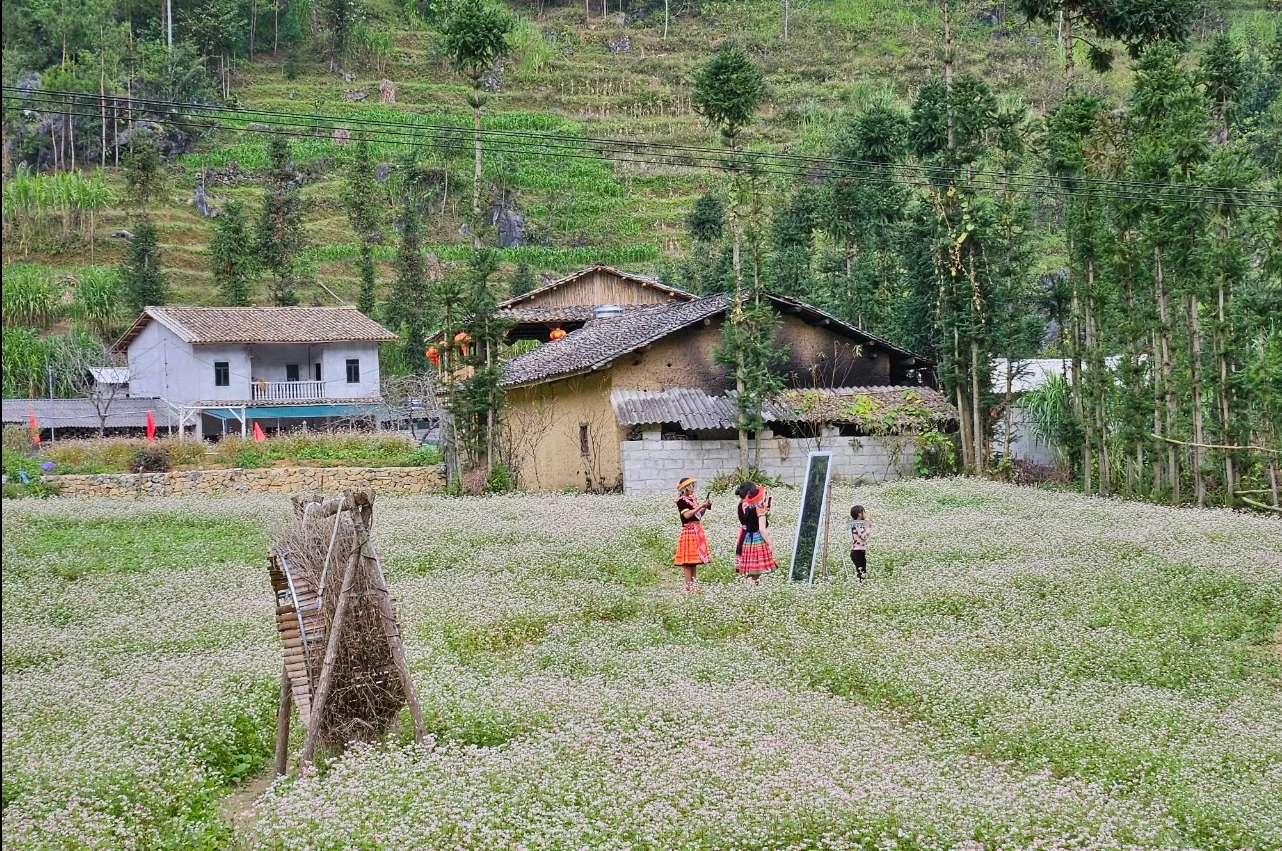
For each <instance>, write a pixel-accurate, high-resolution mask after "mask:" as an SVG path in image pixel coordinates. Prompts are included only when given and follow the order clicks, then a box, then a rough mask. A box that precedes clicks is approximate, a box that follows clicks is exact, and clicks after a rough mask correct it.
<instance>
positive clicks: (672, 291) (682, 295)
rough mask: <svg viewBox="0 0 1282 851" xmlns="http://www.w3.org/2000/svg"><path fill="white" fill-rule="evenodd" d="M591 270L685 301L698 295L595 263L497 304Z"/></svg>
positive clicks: (546, 289) (537, 293)
mask: <svg viewBox="0 0 1282 851" xmlns="http://www.w3.org/2000/svg"><path fill="white" fill-rule="evenodd" d="M592 272H609V273H610V274H612V275H617V276H618V277H620V278H622V279H623V280H625V281H633V282H635V283H638V284H641V285H642V286H644V287H654V288H655V289H658V290H662V291H663V292H666V293H667V294H668V295H669V296H672V297H675V298H679V299H684V300H686V301H694V300H695V299H697V298H698V296H697V295H695V294H694V293H688V292H686V291H685V290H679V289H677V288H676V287H670V286H668V285H667V284H665V283H663V282H662V281H660V280H659V279H658V278H651V277H649V276H648V275H638V274H636V273H634V272H625V271H623V270H622V269H616V268H614V267H613V266H606V265H605V264H604V263H596V264H594V265H592V266H588V267H586V268H584V269H579V270H577V271H574V272H571V273H570V274H568V275H566V276H565V277H564V278H557V279H556V280H555V281H552V282H550V283H547V284H544V285H543V286H541V287H536V288H535V289H532V290H530V291H529V292H528V293H524V294H523V295H518V296H514V297H513V298H510V299H508V300H507V301H505V302H502V303H501V304H499V307H513V306H515V305H518V304H520V303H521V302H523V301H528V300H530V299H532V298H535V297H537V296H540V295H542V294H543V293H546V292H551V291H552V290H554V289H556V288H557V287H560V286H564V285H565V284H568V283H570V282H571V281H574V280H577V279H579V278H582V277H583V276H584V275H587V274H590V273H592Z"/></svg>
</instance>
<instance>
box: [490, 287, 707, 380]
mask: <svg viewBox="0 0 1282 851" xmlns="http://www.w3.org/2000/svg"><path fill="white" fill-rule="evenodd" d="M728 301H729V296H726V295H724V294H721V295H714V296H708V297H707V298H701V299H699V300H697V301H691V302H681V303H678V304H669V305H658V306H656V307H654V308H652V309H649V310H635V311H632V312H630V313H624V314H623V315H622V316H620V317H618V318H617V319H609V320H603V321H598V322H589V323H588V324H587V325H584V326H583V327H582V328H580V329H578V330H577V331H571V332H570V333H569V334H567V335H566V336H564V337H562V338H561V339H559V340H553V341H552V342H550V343H544V344H543V345H541V346H539V347H538V348H537V349H535V350H534V351H532V352H527V353H526V354H523V355H521V356H520V357H518V358H514V359H513V360H510V361H508V362H507V363H506V364H504V366H503V385H504V386H506V387H515V386H518V385H521V384H531V383H534V382H538V381H545V380H547V379H549V378H552V377H554V376H558V375H567V374H571V373H576V372H585V371H587V370H590V369H599V368H601V367H603V366H605V365H607V364H608V363H610V362H611V361H613V360H614V359H615V358H617V357H620V356H621V355H625V354H627V353H628V352H631V351H635V350H636V349H639V348H641V347H642V346H645V345H648V344H650V343H653V342H654V341H656V340H660V339H662V338H664V337H666V336H668V335H669V334H671V333H673V332H674V331H679V330H681V329H682V328H685V327H686V326H689V325H693V324H694V323H696V322H699V321H700V320H703V319H707V318H709V317H712V316H715V315H717V314H718V313H720V312H721V311H723V310H725V308H726V304H727V302H728Z"/></svg>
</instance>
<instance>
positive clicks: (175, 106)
mask: <svg viewBox="0 0 1282 851" xmlns="http://www.w3.org/2000/svg"><path fill="white" fill-rule="evenodd" d="M0 88H3V90H5V91H9V92H21V93H22V94H24V95H25V96H27V97H44V96H48V97H50V98H52V97H57V98H63V99H71V100H81V101H83V102H84V104H83V105H91V106H95V107H100V106H101V105H102V104H103V103H104V101H105V99H110V100H111V101H113V106H114V107H116V108H118V107H119V104H120V103H121V102H123V103H125V105H126V107H127V108H128V107H129V106H130V105H131V104H138V105H142V106H151V107H155V108H162V109H163V110H182V111H187V112H195V113H198V114H203V115H209V116H210V117H212V118H217V117H219V116H231V117H233V120H242V121H250V120H251V116H257V117H259V118H264V119H266V118H284V119H298V120H301V121H305V122H309V123H315V122H324V123H326V124H335V123H336V124H343V125H360V126H369V127H381V128H392V129H394V130H398V131H403V129H404V128H405V126H406V123H405V122H398V121H389V120H386V119H371V118H361V117H356V116H352V117H343V116H335V115H321V114H317V113H298V112H281V111H273V110H264V109H245V108H232V107H220V106H215V105H208V104H195V103H187V102H181V101H171V100H157V99H146V98H122V97H121V96H119V95H111V96H98V95H94V94H92V93H85V92H70V91H62V90H48V91H38V92H23V91H22V90H20V89H17V88H16V87H13V86H4V87H0ZM409 126H410V127H413V128H414V129H415V131H416V132H417V131H422V132H426V133H428V134H429V135H430V134H432V133H442V132H443V133H446V134H448V135H451V136H454V135H460V134H465V133H469V132H470V128H462V127H456V126H453V125H447V124H433V123H430V122H423V121H419V120H415V121H412V122H410V124H409ZM480 135H481V136H482V137H483V138H491V139H502V138H505V137H509V138H517V139H521V140H527V141H529V140H533V141H535V142H540V143H543V144H547V143H549V142H559V143H564V144H562V145H558V146H555V147H565V146H569V147H572V148H575V149H579V148H581V147H582V146H584V145H590V146H605V147H614V148H625V149H627V148H646V149H652V150H655V151H678V152H683V153H689V154H691V155H698V156H704V157H709V156H710V157H713V158H715V159H716V160H718V162H720V161H722V160H724V159H725V158H726V155H727V151H725V150H724V149H722V148H711V147H701V146H696V145H679V144H675V143H670V142H646V141H624V140H619V139H604V138H593V137H582V136H575V135H568V134H558V133H547V132H534V131H524V130H500V129H493V128H492V129H482V130H481V131H480ZM740 156H742V157H745V158H747V159H751V160H756V161H758V162H761V161H767V162H776V161H782V162H798V163H802V164H805V165H807V166H814V165H830V166H845V167H866V168H873V169H881V170H891V171H905V172H916V173H920V174H927V175H930V176H933V177H941V178H951V177H955V176H956V174H957V172H959V171H963V170H964V171H965V172H966V174H967V175H968V176H969V177H986V178H993V179H1000V180H1001V181H1003V183H1008V182H1015V183H1019V182H1024V183H1028V182H1030V181H1031V182H1033V183H1045V182H1047V181H1055V182H1058V181H1065V182H1068V183H1071V184H1074V185H1078V186H1103V187H1109V186H1119V187H1126V188H1134V189H1173V188H1178V189H1179V190H1180V191H1181V192H1182V193H1184V194H1187V193H1190V192H1191V193H1195V194H1196V193H1210V194H1213V195H1216V196H1218V195H1222V194H1224V193H1226V192H1232V193H1240V194H1242V195H1243V197H1250V196H1260V197H1261V198H1263V199H1266V200H1274V201H1276V199H1277V195H1278V193H1277V192H1274V191H1271V190H1258V189H1245V188H1240V189H1239V188H1222V187H1215V186H1206V185H1197V184H1170V183H1161V182H1154V181H1136V180H1121V179H1116V178H1091V177H1071V178H1055V177H1052V176H1049V175H1044V174H1039V173H1031V172H1009V173H1007V172H1000V171H989V170H984V169H974V168H961V167H959V168H950V167H947V166H934V165H929V164H913V163H883V162H876V161H870V160H857V159H849V158H835V157H819V156H811V155H800V154H787V153H769V152H743V153H741V154H740Z"/></svg>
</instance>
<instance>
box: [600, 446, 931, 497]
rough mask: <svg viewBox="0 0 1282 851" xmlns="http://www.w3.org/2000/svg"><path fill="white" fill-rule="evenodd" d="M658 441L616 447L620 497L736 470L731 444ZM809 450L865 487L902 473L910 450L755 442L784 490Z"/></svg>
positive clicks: (798, 477) (799, 478) (797, 481)
mask: <svg viewBox="0 0 1282 851" xmlns="http://www.w3.org/2000/svg"><path fill="white" fill-rule="evenodd" d="M659 436H660V433H659V432H657V431H648V432H644V433H643V437H642V439H641V440H625V441H623V442H622V443H621V444H620V450H619V451H620V453H621V455H622V462H623V492H624V493H626V494H651V493H671V492H672V490H673V488H675V487H676V485H677V482H678V481H680V480H681V478H682V477H684V476H695V477H696V478H698V479H699V480H700V481H702V482H704V484H707V483H708V482H710V481H712V479H713V478H715V477H716V476H718V475H720V474H722V473H732V472H734V471H735V470H736V469H738V467H739V443H738V441H737V440H660V439H659ZM812 450H823V451H825V452H832V457H833V470H832V472H833V476H834V477H842V478H845V479H849V480H851V481H857V482H863V483H868V482H883V481H888V480H891V479H898V478H900V477H901V476H903V475H905V474H906V473H908V472H909V471H910V470H911V467H912V462H913V455H914V453H915V452H916V446H914V445H913V444H912V443H911V442H910V443H908V444H907V445H906V446H905V447H904V448H903V449H901V450H900V451H899V453H898V455H897V456H895V455H894V454H892V452H891V449H890V448H889V447H887V446H886V444H885V443H883V442H882V441H881V440H880V439H879V438H876V437H838V436H829V437H824V438H822V439H818V440H816V439H814V438H808V439H791V438H776V437H765V438H762V441H761V469H762V471H763V472H765V473H767V474H768V475H771V476H775V477H778V478H780V479H782V480H783V481H784V483H785V484H789V485H796V486H800V485H801V484H802V483H803V482H804V480H805V476H806V457H807V455H808V454H809V453H810V452H811V451H812Z"/></svg>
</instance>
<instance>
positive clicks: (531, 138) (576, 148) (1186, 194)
mask: <svg viewBox="0 0 1282 851" xmlns="http://www.w3.org/2000/svg"><path fill="white" fill-rule="evenodd" d="M7 88H9V89H12V87H7ZM24 94H26V93H24ZM28 96H30V95H28ZM49 96H58V97H65V98H66V99H67V100H69V101H72V102H73V104H72V105H74V106H79V107H80V108H82V109H83V108H89V107H95V106H96V107H98V109H99V110H100V111H101V110H103V109H104V108H105V98H100V97H96V96H94V95H91V94H84V93H74V92H51V93H49ZM41 97H42V98H43V99H44V100H50V99H51V97H46V96H43V95H42V96H41ZM76 100H80V101H83V103H79V104H77V103H74V101H76ZM111 100H112V108H113V111H116V110H118V109H119V106H120V103H121V102H122V100H123V99H121V98H119V97H118V96H112V98H111ZM95 101H96V102H95ZM124 103H125V106H126V108H127V109H128V108H130V106H131V103H130V101H128V100H125V101H124ZM132 103H136V104H139V105H153V106H164V107H167V108H177V109H188V108H190V110H191V111H197V112H201V111H203V112H204V113H206V114H207V116H208V117H209V118H210V119H211V120H217V119H218V118H219V117H220V116H222V115H232V116H237V120H240V121H248V120H249V119H250V118H251V117H258V118H262V119H264V120H265V121H264V122H253V123H262V124H264V126H265V127H266V125H267V124H271V125H272V126H271V127H266V129H267V131H268V132H273V133H279V132H282V130H288V131H289V132H291V133H294V134H296V135H304V136H312V137H317V138H320V137H322V133H321V132H320V130H321V127H320V125H322V124H324V125H326V126H327V127H329V129H331V130H332V129H334V128H335V127H336V126H340V125H361V126H363V125H373V126H375V127H377V128H379V129H378V130H377V131H376V135H375V137H374V139H373V140H374V141H379V142H383V143H385V144H406V143H408V144H413V145H417V146H421V147H435V148H443V149H449V150H455V149H459V148H460V147H461V144H459V143H458V142H456V141H455V140H456V139H457V137H459V136H460V135H461V134H463V133H464V132H465V131H464V129H463V128H457V127H452V126H448V125H432V124H419V123H413V124H411V125H410V127H411V128H412V130H410V131H409V132H406V131H405V130H404V129H403V128H404V125H403V124H395V123H393V122H386V121H379V120H373V119H361V118H350V119H345V118H341V117H335V116H324V115H317V114H315V113H281V112H272V111H267V110H233V109H226V108H221V107H210V106H204V105H200V104H186V103H182V102H178V101H161V100H146V99H137V100H135V101H132ZM54 106H55V107H56V108H55V109H47V110H46V111H52V112H60V113H62V114H70V115H76V116H80V117H86V118H99V119H100V118H101V115H100V114H95V113H89V112H76V111H72V110H70V109H68V108H66V107H63V106H61V105H59V104H55V105H54ZM168 120H169V121H170V123H174V124H178V125H180V126H192V127H197V128H199V129H203V130H204V129H209V128H208V127H207V125H204V124H195V123H188V122H181V121H178V120H176V119H174V118H173V117H172V116H171V117H170V118H169V119H168ZM282 120H283V121H282ZM291 120H292V121H291ZM300 124H301V125H302V126H299V125H300ZM272 127H274V128H275V129H272ZM241 129H242V130H244V131H249V132H263V130H262V128H255V127H252V126H250V127H246V128H241ZM482 135H488V136H492V137H493V136H497V137H498V138H499V139H500V140H501V141H503V142H506V141H508V139H509V138H517V139H520V140H522V141H524V142H526V143H529V144H533V145H539V146H541V147H542V148H545V149H551V150H552V151H556V152H558V154H557V155H558V156H560V157H562V158H581V159H598V158H599V157H597V156H592V155H588V154H584V153H582V148H583V146H584V142H585V141H588V142H596V143H598V144H603V145H608V146H611V147H614V148H617V147H625V148H626V147H627V145H628V144H629V143H622V142H618V141H617V140H600V139H595V140H594V139H588V140H583V139H580V138H578V137H573V136H564V135H558V134H541V133H532V132H527V131H493V130H491V131H482ZM548 140H551V142H556V143H560V144H552V143H551V142H549V141H548ZM566 142H572V143H573V144H565V143H566ZM434 143H435V144H434ZM639 147H649V148H655V149H659V150H663V149H665V148H672V149H675V150H677V151H679V152H682V153H683V154H685V155H686V156H688V157H690V161H686V162H675V163H674V162H669V161H667V160H654V159H645V158H641V157H638V156H636V155H634V154H633V153H632V152H631V151H626V150H625V151H622V152H617V151H609V150H607V151H602V152H601V156H603V157H605V158H607V159H614V160H616V161H619V160H620V159H621V157H620V153H623V154H626V155H627V156H626V158H623V159H622V161H624V162H631V163H641V164H655V165H664V166H676V167H694V168H700V167H702V168H719V167H723V166H724V163H723V161H722V157H723V156H724V154H725V152H724V151H721V150H718V149H711V148H698V147H694V146H680V145H665V144H662V143H643V144H642V145H640V146H639ZM490 149H491V151H497V152H499V153H511V154H527V155H529V154H544V155H546V154H547V151H544V150H538V151H530V150H526V149H525V148H524V147H515V148H514V147H512V146H511V144H510V142H509V143H508V144H507V145H504V144H499V143H496V142H494V141H492V142H491V145H490ZM696 156H704V157H709V156H712V157H715V160H714V161H713V162H711V163H708V162H700V161H698V160H696V159H694V158H695V157H696ZM754 156H755V155H754ZM765 156H766V157H767V159H778V158H780V157H783V158H785V159H786V160H797V161H802V162H808V163H812V164H813V165H828V164H837V165H846V166H849V165H851V164H854V165H857V166H861V167H862V170H861V171H860V172H859V173H858V174H856V175H852V176H851V177H852V178H854V177H857V178H858V179H859V180H861V181H865V182H878V181H889V180H894V181H895V182H897V183H904V184H907V185H915V186H934V185H935V184H933V183H929V182H922V180H921V177H922V175H920V174H914V175H912V177H915V178H917V179H915V180H914V179H911V178H909V177H899V176H896V175H895V174H894V173H893V172H897V171H904V170H907V171H909V172H910V173H911V172H912V171H914V170H917V171H922V170H925V171H927V172H928V173H929V174H933V175H947V176H949V177H951V178H955V177H956V176H957V174H958V173H957V172H955V171H950V170H947V169H939V168H937V167H929V166H927V167H917V166H898V165H887V164H880V163H866V162H863V161H854V160H835V159H832V158H818V157H814V158H806V157H799V156H796V155H765ZM760 162H761V160H760V159H759V160H758V161H757V163H756V164H754V165H753V166H752V168H753V169H754V170H756V171H758V172H760V173H769V174H778V175H786V176H790V177H798V176H811V175H812V174H813V168H812V169H810V170H806V171H800V170H798V169H797V168H796V167H792V168H787V167H785V168H779V167H773V168H772V167H769V166H767V167H764V168H763V167H762V166H761V164H760ZM868 169H873V170H874V173H873V174H869V173H868ZM875 170H881V171H882V172H883V173H882V174H876V173H875ZM885 172H890V173H885ZM975 175H979V176H984V175H989V176H991V177H997V176H1000V177H1001V179H1002V184H1001V185H994V184H993V183H992V181H991V180H990V181H989V186H988V187H987V188H989V189H991V190H1003V191H1012V190H1016V191H1019V190H1032V191H1037V192H1039V193H1040V194H1046V195H1057V196H1060V197H1070V196H1071V194H1072V193H1069V192H1067V190H1066V189H1065V188H1062V187H1060V186H1055V185H1054V183H1053V182H1052V183H1051V184H1050V185H1047V182H1048V180H1049V179H1048V178H1045V177H1042V176H1039V175H1028V174H1022V175H1021V174H1019V173H1012V174H1010V175H1005V174H1002V173H998V172H968V175H967V176H968V177H970V178H973V177H974V176H975ZM1029 181H1031V183H1030V182H1029ZM1076 182H1078V183H1083V182H1085V183H1089V182H1090V180H1089V179H1085V178H1083V179H1081V180H1079V181H1076ZM1094 182H1095V183H1097V184H1100V185H1115V186H1119V187H1131V186H1138V185H1141V184H1137V183H1134V182H1127V181H1101V180H1095V181H1094ZM1150 185H1153V186H1160V187H1162V188H1164V189H1166V190H1168V191H1172V192H1176V193H1178V194H1176V195H1175V196H1173V197H1171V198H1169V199H1164V200H1171V201H1180V202H1184V203H1197V202H1199V201H1200V200H1201V199H1198V198H1196V197H1190V193H1192V195H1196V193H1197V192H1199V191H1200V192H1213V193H1216V196H1215V197H1213V198H1209V199H1206V200H1217V201H1219V202H1220V203H1223V204H1231V205H1234V206H1267V207H1272V206H1275V204H1269V203H1265V204H1263V205H1257V204H1253V203H1252V201H1251V199H1252V196H1257V195H1258V196H1263V197H1264V198H1275V197H1276V193H1270V192H1267V191H1263V192H1262V191H1259V190H1245V189H1218V188H1215V187H1197V186H1183V185H1171V184H1150ZM979 188H984V187H979ZM1095 194H1097V195H1098V194H1101V193H1100V192H1096V193H1095ZM1107 195H1108V197H1115V198H1121V199H1124V200H1133V201H1144V202H1153V201H1154V200H1155V199H1154V198H1153V195H1152V193H1151V191H1147V192H1145V193H1144V194H1133V193H1125V194H1124V193H1121V192H1118V191H1116V190H1113V191H1111V192H1109V193H1107Z"/></svg>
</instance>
